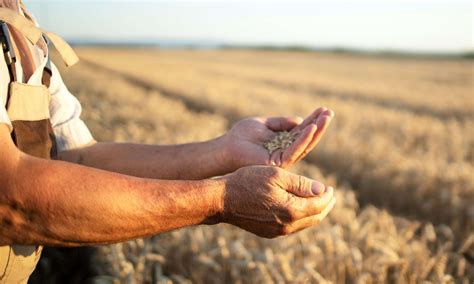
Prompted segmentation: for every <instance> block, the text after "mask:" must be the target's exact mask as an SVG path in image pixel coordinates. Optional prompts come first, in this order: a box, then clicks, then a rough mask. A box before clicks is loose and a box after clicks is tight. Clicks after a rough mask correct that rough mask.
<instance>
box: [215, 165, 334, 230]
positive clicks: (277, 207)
mask: <svg viewBox="0 0 474 284" xmlns="http://www.w3.org/2000/svg"><path fill="white" fill-rule="evenodd" d="M224 179H225V183H226V188H225V194H224V201H223V203H224V204H223V208H224V211H223V215H222V216H221V220H219V221H221V222H225V223H230V224H233V225H235V226H238V227H240V228H242V229H244V230H246V231H249V232H251V233H254V234H256V235H258V236H260V237H265V238H275V237H278V236H283V235H288V234H291V233H294V232H298V231H300V230H303V229H305V228H308V227H311V226H314V225H317V224H319V223H320V222H321V221H322V220H323V219H324V218H325V217H326V215H327V214H328V213H329V212H330V211H331V209H332V208H333V206H334V204H335V202H336V199H335V197H334V195H333V193H334V192H333V188H332V187H324V185H322V184H321V183H319V182H317V181H312V180H310V179H308V178H306V177H303V176H299V175H295V174H292V173H290V172H287V171H285V170H282V169H279V168H277V167H263V166H251V167H245V168H242V169H240V170H238V171H236V172H235V173H233V174H231V175H228V176H226V177H224ZM312 188H313V189H314V188H319V192H318V193H317V194H315V193H314V192H313V190H312Z"/></svg>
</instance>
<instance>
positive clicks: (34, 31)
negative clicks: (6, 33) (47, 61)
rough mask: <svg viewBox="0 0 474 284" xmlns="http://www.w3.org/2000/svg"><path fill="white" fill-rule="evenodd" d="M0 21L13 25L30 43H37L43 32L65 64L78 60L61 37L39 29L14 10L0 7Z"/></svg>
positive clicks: (69, 64)
mask: <svg viewBox="0 0 474 284" xmlns="http://www.w3.org/2000/svg"><path fill="white" fill-rule="evenodd" d="M0 21H4V22H5V23H7V24H9V25H12V26H13V27H15V28H16V29H17V30H18V31H20V32H21V33H22V34H23V35H24V36H25V37H26V38H27V39H28V40H29V41H30V42H31V43H32V44H37V43H38V41H39V40H40V38H41V35H42V34H45V35H46V36H47V37H48V39H49V40H50V41H51V42H52V43H53V45H54V46H55V47H56V49H57V51H58V52H59V54H60V55H61V58H62V59H63V60H64V63H65V64H66V66H72V65H74V64H76V63H77V62H78V61H79V58H78V57H77V55H76V53H75V52H74V50H73V49H72V48H71V46H70V45H69V44H67V42H66V41H64V40H63V39H62V38H61V37H59V36H58V35H56V34H54V33H51V32H46V31H43V30H41V29H40V28H38V27H37V26H35V24H34V23H33V22H32V21H31V20H29V19H27V18H25V17H23V16H22V15H20V14H18V13H16V12H15V11H13V10H11V9H8V8H1V7H0Z"/></svg>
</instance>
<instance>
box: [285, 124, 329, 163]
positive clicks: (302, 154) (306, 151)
mask: <svg viewBox="0 0 474 284" xmlns="http://www.w3.org/2000/svg"><path fill="white" fill-rule="evenodd" d="M331 120H332V117H331V116H330V115H322V116H320V117H319V118H318V119H317V121H316V126H317V128H318V130H317V131H316V133H315V134H314V136H313V137H312V140H311V141H310V142H309V143H308V144H306V149H304V150H303V151H301V152H300V153H299V156H298V157H297V158H296V159H295V160H294V161H293V162H294V163H296V162H298V161H300V160H301V159H303V158H304V157H306V155H308V154H309V152H311V151H312V150H313V149H314V147H316V145H318V143H319V141H321V138H322V137H323V136H324V133H326V130H327V128H328V127H329V124H330V123H331Z"/></svg>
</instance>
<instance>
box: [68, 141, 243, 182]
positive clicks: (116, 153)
mask: <svg viewBox="0 0 474 284" xmlns="http://www.w3.org/2000/svg"><path fill="white" fill-rule="evenodd" d="M224 144H225V143H224V142H223V138H222V137H220V138H216V139H214V140H210V141H207V142H200V143H190V144H182V145H141V144H130V143H96V144H94V145H91V146H89V147H84V148H81V149H76V150H71V151H66V152H62V153H61V154H60V155H59V159H61V160H64V161H68V162H72V163H78V164H82V165H85V166H89V167H93V168H97V169H103V170H107V171H112V172H117V173H122V174H127V175H132V176H136V177H144V178H154V179H172V180H197V179H204V178H209V177H213V176H218V175H224V174H226V173H229V172H231V171H233V170H234V168H233V167H232V166H231V165H230V164H228V162H227V159H226V151H225V147H224Z"/></svg>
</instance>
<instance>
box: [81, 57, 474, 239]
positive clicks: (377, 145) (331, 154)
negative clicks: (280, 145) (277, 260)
mask: <svg viewBox="0 0 474 284" xmlns="http://www.w3.org/2000/svg"><path fill="white" fill-rule="evenodd" d="M129 52H131V51H130V50H123V49H122V50H118V49H117V50H112V51H111V50H98V49H85V50H82V53H81V54H82V56H83V57H84V58H86V60H88V62H87V64H88V65H90V66H93V67H94V68H97V69H99V68H100V69H102V70H105V71H108V72H111V74H113V75H114V76H120V77H123V78H125V79H126V80H128V81H129V82H133V83H138V84H139V85H142V86H146V87H147V88H149V87H151V88H156V89H157V90H161V91H163V92H165V93H166V94H168V95H170V96H173V97H174V98H177V99H180V100H182V101H183V102H185V103H186V104H187V105H190V106H192V107H193V108H198V109H199V110H204V111H207V112H211V113H215V114H218V115H220V116H222V117H224V118H226V119H227V120H228V121H229V122H230V123H232V122H234V121H236V120H237V119H241V118H244V117H247V116H257V115H278V114H282V113H294V114H300V115H305V114H307V113H308V112H310V111H311V110H312V109H313V108H314V107H315V106H320V105H325V106H328V107H330V108H332V109H333V110H335V112H336V115H337V118H336V119H335V120H334V121H333V123H332V125H331V128H330V130H329V133H328V134H329V135H331V139H330V140H328V139H324V140H323V141H322V143H321V145H320V146H318V152H317V156H314V155H313V156H311V157H309V159H308V160H310V161H311V162H313V163H315V164H317V165H318V166H321V167H322V168H323V169H324V170H325V171H327V172H332V173H337V174H338V175H339V178H340V179H341V180H345V181H347V182H349V183H351V184H352V185H353V187H354V189H355V190H357V191H358V192H359V196H360V200H361V201H362V202H363V203H364V204H365V203H371V204H375V205H377V206H381V207H386V208H388V209H390V210H391V211H392V212H396V213H397V214H402V215H405V216H410V217H414V218H420V219H423V220H428V221H430V222H435V223H437V224H448V225H449V226H451V227H452V228H453V229H454V230H455V232H456V235H457V236H459V237H460V238H461V240H460V241H462V239H463V238H464V237H466V236H467V235H468V234H469V233H470V232H471V231H472V230H473V228H474V218H473V216H474V179H473V178H472V172H474V166H473V161H474V151H473V149H474V147H473V146H472V145H474V132H473V131H471V129H472V128H473V127H474V112H473V111H472V109H473V106H474V100H472V94H471V93H472V85H473V84H474V82H473V78H474V77H472V64H471V62H469V61H463V60H426V59H423V60H417V59H410V60H409V59H404V60H401V61H397V60H394V59H390V58H388V59H385V58H369V57H358V56H335V55H325V54H301V53H285V54H284V55H285V56H283V57H282V56H281V55H282V54H274V53H271V52H245V51H232V52H222V51H217V52H212V53H209V52H186V51H158V52H156V51H147V50H142V51H140V52H134V54H135V57H134V60H135V61H134V62H142V63H143V64H133V62H131V61H130V60H128V58H129V57H128V54H129ZM123 61H126V62H127V63H126V64H127V66H129V68H127V70H122V69H121V66H123V64H125V63H123ZM99 63H100V64H99ZM348 63H350V64H351V65H348ZM101 66H105V67H101ZM154 66H160V68H155V67H154ZM148 70H153V72H149V71H148ZM282 70H286V72H282ZM353 70H358V72H353ZM368 78H370V79H368ZM427 78H428V79H427ZM189 86H192V87H189ZM381 189H383V190H381ZM446 189H447V190H446ZM439 208H443V210H440V209H439Z"/></svg>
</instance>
